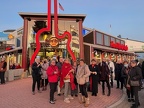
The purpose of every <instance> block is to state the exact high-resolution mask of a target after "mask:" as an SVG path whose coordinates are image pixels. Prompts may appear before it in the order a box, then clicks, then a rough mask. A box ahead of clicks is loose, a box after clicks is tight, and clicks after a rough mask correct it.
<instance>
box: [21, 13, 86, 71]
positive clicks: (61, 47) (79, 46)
mask: <svg viewBox="0 0 144 108" xmlns="http://www.w3.org/2000/svg"><path fill="white" fill-rule="evenodd" d="M19 15H20V16H21V17H22V18H23V19H24V28H23V30H24V33H23V41H22V42H23V43H22V66H23V68H24V69H26V67H27V61H28V58H31V57H32V55H33V53H34V52H35V50H36V48H37V44H36V41H35V39H36V34H37V32H38V30H40V29H42V28H45V27H47V14H41V13H40V14H35V13H19ZM85 17H86V15H80V14H60V15H58V33H59V35H61V34H63V33H64V32H65V31H67V32H69V33H70V34H71V35H72V39H71V42H70V47H71V49H72V52H73V53H74V55H75V57H76V58H77V59H79V58H84V53H83V35H82V23H83V21H84V19H85ZM51 28H52V29H51V31H49V32H43V33H41V35H40V37H39V42H40V45H41V48H40V50H39V53H38V56H40V57H41V58H52V57H54V56H55V57H57V56H61V57H64V58H67V57H69V58H71V56H70V55H69V53H68V51H67V48H66V44H67V38H64V39H58V38H56V36H55V33H54V32H55V31H54V15H51Z"/></svg>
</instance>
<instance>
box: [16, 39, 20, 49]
mask: <svg viewBox="0 0 144 108" xmlns="http://www.w3.org/2000/svg"><path fill="white" fill-rule="evenodd" d="M16 42H17V43H16V46H17V47H20V44H21V41H20V38H17V39H16Z"/></svg>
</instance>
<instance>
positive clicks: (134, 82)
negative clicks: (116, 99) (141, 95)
mask: <svg viewBox="0 0 144 108" xmlns="http://www.w3.org/2000/svg"><path fill="white" fill-rule="evenodd" d="M130 85H131V86H137V87H138V86H140V82H139V81H133V80H130Z"/></svg>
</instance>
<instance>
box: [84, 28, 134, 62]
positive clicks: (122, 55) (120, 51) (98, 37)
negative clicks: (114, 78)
mask: <svg viewBox="0 0 144 108" xmlns="http://www.w3.org/2000/svg"><path fill="white" fill-rule="evenodd" d="M83 40H84V54H85V55H84V58H85V60H86V63H87V64H90V60H91V59H92V58H96V59H97V60H98V61H99V62H100V61H102V59H103V58H106V59H111V60H112V61H117V60H122V61H124V60H129V61H130V60H132V59H135V57H136V55H135V53H134V52H130V51H129V48H128V46H127V44H126V42H125V41H124V40H123V39H121V38H117V37H114V36H111V35H109V34H106V33H103V32H101V31H97V30H92V31H90V32H89V33H87V34H86V35H85V36H84V39H83Z"/></svg>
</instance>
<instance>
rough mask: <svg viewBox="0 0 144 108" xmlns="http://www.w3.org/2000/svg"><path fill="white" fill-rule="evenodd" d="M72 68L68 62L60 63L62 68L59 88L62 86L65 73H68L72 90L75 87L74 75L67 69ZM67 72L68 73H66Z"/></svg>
mask: <svg viewBox="0 0 144 108" xmlns="http://www.w3.org/2000/svg"><path fill="white" fill-rule="evenodd" d="M71 69H73V68H72V66H71V64H70V63H64V64H63V65H62V69H61V72H62V73H61V78H60V88H62V87H63V86H64V78H65V77H66V75H70V84H71V89H72V90H74V89H75V88H76V86H75V84H74V76H73V74H72V73H71V72H70V73H69V71H70V70H71ZM68 73H69V74H68Z"/></svg>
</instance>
